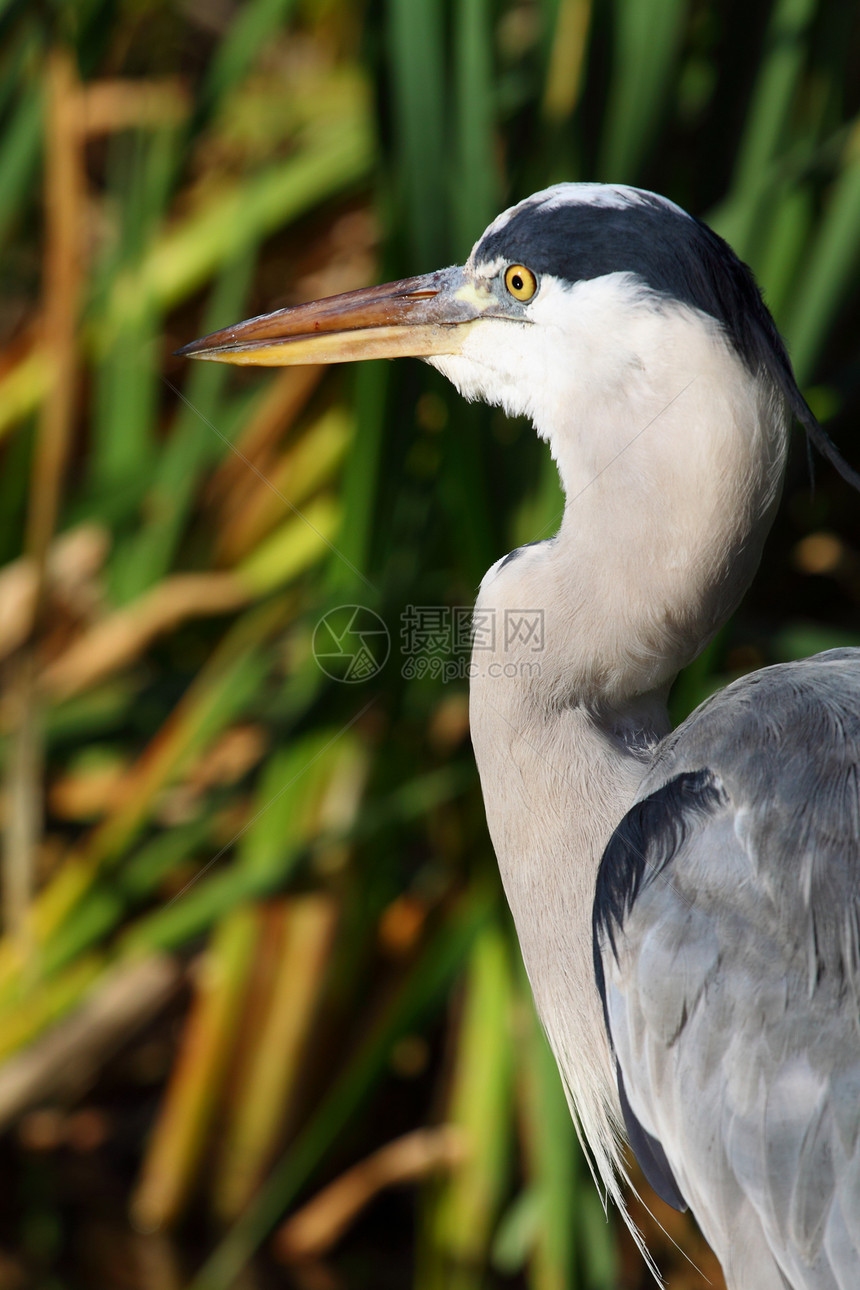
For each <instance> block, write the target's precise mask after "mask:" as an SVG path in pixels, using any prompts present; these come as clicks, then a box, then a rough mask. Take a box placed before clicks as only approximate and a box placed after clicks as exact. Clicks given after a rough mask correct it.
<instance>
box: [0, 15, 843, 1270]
mask: <svg viewBox="0 0 860 1290" xmlns="http://www.w3.org/2000/svg"><path fill="white" fill-rule="evenodd" d="M858 111H860V50H858V13H857V11H856V7H855V6H852V5H839V4H828V3H826V0H746V2H745V3H739V2H738V0H726V3H715V2H714V0H710V2H708V0H602V2H601V0H593V2H592V0H366V2H365V3H362V2H361V0H246V2H245V3H237V0H182V2H181V3H180V0H67V2H65V3H59V2H57V3H54V4H49V3H43V4H41V5H35V4H33V3H32V0H26V2H21V3H16V2H15V0H11V2H10V0H5V2H3V3H0V121H2V129H0V229H2V235H3V250H4V253H3V257H2V268H0V273H2V292H0V457H2V470H0V515H2V524H0V564H2V567H0V669H2V670H0V741H2V744H0V756H2V777H3V785H2V799H0V815H2V829H3V834H4V843H5V845H4V856H3V862H2V894H3V920H4V921H3V936H2V940H0V1056H2V1066H0V1127H2V1129H3V1136H2V1138H0V1179H2V1194H3V1197H4V1201H3V1205H2V1212H0V1287H3V1288H10V1290H16V1288H17V1287H25V1286H26V1287H28V1286H38V1287H45V1288H48V1287H51V1288H54V1287H56V1288H60V1287H63V1288H66V1287H83V1288H85V1290H91V1288H93V1287H97V1288H98V1290H105V1288H107V1290H111V1288H113V1287H122V1288H128V1290H137V1288H138V1287H141V1288H148V1287H156V1286H157V1287H158V1288H159V1290H174V1288H178V1287H193V1290H226V1288H227V1287H230V1286H237V1287H238V1286H241V1287H268V1286H283V1285H294V1286H296V1287H299V1288H300V1290H339V1288H340V1287H344V1288H347V1287H350V1288H351V1287H356V1288H361V1287H373V1290H386V1288H387V1287H391V1288H392V1290H395V1288H396V1290H402V1288H403V1287H406V1286H413V1287H415V1290H437V1288H439V1290H441V1287H453V1288H454V1290H473V1288H475V1290H477V1287H482V1286H486V1287H498V1288H500V1290H501V1288H503V1287H529V1288H530V1290H578V1288H580V1287H581V1288H583V1290H611V1288H612V1290H614V1288H615V1287H626V1288H628V1290H633V1288H634V1287H644V1286H645V1285H647V1284H648V1280H647V1278H646V1274H645V1272H644V1268H643V1266H642V1264H641V1261H640V1260H639V1258H638V1256H637V1255H636V1253H635V1251H633V1250H632V1248H631V1246H630V1243H629V1240H628V1239H627V1238H626V1237H625V1236H624V1235H623V1234H622V1233H620V1232H619V1231H618V1225H617V1223H616V1222H615V1220H614V1219H613V1217H612V1216H610V1219H609V1221H608V1222H607V1221H606V1219H605V1217H604V1214H603V1211H602V1208H601V1204H600V1200H599V1198H598V1195H597V1192H596V1190H595V1188H594V1186H593V1184H592V1181H591V1178H590V1176H589V1173H588V1169H587V1166H586V1165H585V1163H584V1161H583V1159H582V1157H581V1155H580V1153H579V1150H578V1147H577V1145H576V1140H575V1135H574V1132H573V1130H572V1127H571V1125H570V1122H569V1118H568V1114H567V1109H566V1106H565V1102H564V1097H563V1095H562V1092H561V1090H560V1087H559V1083H558V1078H557V1076H556V1073H555V1069H554V1065H553V1063H552V1060H551V1058H550V1057H549V1056H548V1053H547V1050H546V1047H545V1045H544V1042H543V1040H542V1037H541V1035H540V1032H539V1029H538V1027H537V1025H536V1023H535V1020H534V1016H533V1013H532V1010H531V1004H530V1001H529V996H528V991H527V988H526V985H525V983H524V978H523V973H522V969H521V966H520V961H519V956H518V953H517V950H516V946H515V942H514V939H513V936H512V931H511V925H510V922H509V918H508V915H507V911H506V907H505V905H504V901H503V899H502V897H501V895H500V891H499V885H498V881H497V877H496V873H495V865H494V861H493V857H492V854H491V850H490V845H489V841H488V838H487V835H486V830H485V825H484V820H483V811H482V805H481V801H480V794H479V790H478V785H477V777H476V773H475V770H474V767H473V763H472V758H471V753H470V748H469V740H468V724H467V694H466V681H465V677H464V671H463V655H462V653H461V652H460V653H458V650H457V643H456V641H452V639H451V633H450V629H449V628H450V623H451V622H452V621H453V618H454V616H455V615H456V611H457V610H459V609H462V608H463V607H468V606H470V605H471V603H472V601H473V598H474V594H475V589H476V587H477V584H478V582H479V580H480V577H481V575H482V573H483V572H484V570H485V569H486V568H487V567H488V566H489V565H490V564H491V563H492V562H493V561H494V560H495V559H497V558H498V556H500V555H501V554H502V553H504V552H505V551H508V550H509V549H511V547H513V546H514V545H516V544H517V543H518V542H521V541H525V540H529V539H532V538H535V537H537V536H542V535H546V534H548V533H550V532H551V531H552V528H553V525H554V524H555V523H556V522H557V518H558V513H559V508H560V494H559V491H558V485H557V482H556V478H555V473H554V469H553V468H552V465H551V463H550V462H549V459H548V455H547V453H546V452H545V450H544V449H543V448H542V446H540V445H538V444H537V443H536V442H535V441H534V437H533V435H532V432H531V430H530V428H529V427H528V426H527V425H524V424H520V423H517V422H509V421H507V420H506V419H505V418H504V417H503V416H502V415H501V414H499V413H496V412H492V411H489V410H487V409H484V408H476V407H467V406H465V405H463V404H462V403H461V402H460V401H459V400H458V398H457V396H456V395H455V394H454V392H453V391H452V390H451V389H449V387H447V386H446V385H445V383H444V382H443V381H442V380H441V378H437V377H436V375H435V374H434V373H432V372H431V371H430V370H429V369H425V368H423V367H422V366H421V365H420V364H419V363H418V362H405V363H402V364H387V365H386V364H381V363H375V364H369V365H367V366H357V367H348V368H339V369H332V370H329V371H326V372H323V371H322V370H314V369H309V370H306V371H305V370H298V369H293V370H286V371H284V372H262V371H251V372H247V371H237V370H236V369H230V368H221V367H218V366H215V365H197V366H195V365H193V364H188V363H183V362H182V361H181V360H177V359H175V358H173V357H171V354H172V351H173V350H174V349H176V348H177V347H178V346H179V345H181V344H184V343H185V342H187V341H188V340H190V339H192V338H193V337H195V336H197V335H200V334H202V333H204V332H206V331H210V330H213V329H214V328H216V327H219V326H222V325H225V324H227V323H229V322H233V321H236V320H237V319H239V318H241V317H245V316H248V315H250V314H252V313H258V312H265V311H268V310H270V309H273V308H276V307H278V306H281V305H284V304H292V303H297V302H299V301H301V300H305V299H309V298H313V297H315V296H319V295H324V294H330V293H333V292H336V291H341V290H346V289H349V288H352V287H356V286H359V285H362V284H365V283H368V282H371V281H374V280H380V281H381V280H384V279H386V278H391V277H398V276H402V275H405V274H411V273H417V272H423V271H425V270H428V269H432V268H435V267H439V266H441V265H444V264H448V263H451V262H454V261H456V260H460V259H462V258H463V257H464V256H465V255H466V254H467V252H468V250H469V247H470V246H471V244H472V242H473V241H474V240H475V239H476V237H477V236H478V235H479V233H480V232H481V230H482V229H483V227H484V226H485V224H486V223H487V222H488V221H489V220H490V218H491V217H492V216H493V215H494V214H495V213H497V212H498V211H499V210H500V209H502V208H503V207H504V206H505V205H507V204H509V203H510V202H511V201H514V200H517V199H519V198H520V197H523V196H525V195H527V194H528V193H529V192H531V191H533V190H535V189H538V188H541V187H544V186H546V185H547V184H549V183H552V182H555V181H558V180H561V179H600V180H613V181H623V182H632V183H636V184H640V185H643V186H646V187H650V188H654V189H656V190H657V191H660V192H663V193H665V194H667V195H668V196H670V197H672V198H673V199H674V200H676V201H677V202H679V203H681V204H682V205H684V206H685V207H687V208H688V209H690V210H691V211H693V212H694V213H696V214H699V215H702V216H703V217H705V218H706V219H708V220H709V221H710V222H711V223H712V224H713V225H714V226H715V227H716V228H717V229H718V231H720V232H721V233H722V234H723V235H724V236H726V237H727V238H729V240H730V241H731V242H732V244H733V245H734V246H735V248H736V249H737V251H738V252H739V253H740V255H741V256H742V257H743V258H745V259H746V260H748V262H749V263H750V264H751V265H752V266H753V267H754V269H755V270H756V272H757V274H758V276H759V278H760V281H761V283H762V285H763V287H764V290H765V294H766V297H767V299H768V301H769V303H770V305H771V308H772V309H773V311H774V313H775V315H776V318H777V321H778V324H779V326H780V327H781V329H782V331H783V333H784V335H785V336H786V338H787V341H788V343H789V346H790V349H791V352H792V355H793V357H794V361H795V364H796V368H797V372H798V377H799V380H800V382H801V385H802V386H803V388H804V390H805V392H806V393H807V396H808V397H809V399H810V402H811V403H812V405H813V407H814V409H815V410H816V412H817V414H818V415H819V417H820V418H821V419H822V421H823V422H824V423H825V424H826V426H827V428H828V430H829V432H830V433H831V435H832V436H833V437H834V439H835V440H836V441H837V443H839V445H840V446H841V448H842V450H843V452H844V453H845V455H846V456H847V457H848V458H849V460H851V461H852V462H853V464H854V465H855V467H856V466H857V465H858V464H860V437H858V434H857V424H858V405H860V347H858V335H860V306H858V293H857V285H858V281H860V118H858ZM795 448H796V451H795V452H794V454H793V457H792V461H791V464H790V471H789V478H788V484H787V488H786V494H785V498H784V503H783V506H782V510H781V513H780V516H779V519H778V521H777V525H776V528H775V531H774V534H773V536H772V538H771V541H770V543H769V546H768V550H767V554H766V558H765V564H764V566H763V568H762V571H761V573H760V575H759V578H758V581H757V583H756V586H755V588H754V589H753V592H752V594H751V595H750V596H749V598H748V600H747V603H746V604H745V606H744V607H743V609H742V611H741V613H740V614H739V615H738V617H737V619H736V621H735V622H734V623H733V624H732V625H731V626H730V627H729V628H728V629H726V631H725V632H724V633H723V634H722V636H721V637H720V638H719V640H717V641H716V642H715V643H714V644H713V645H712V646H711V647H709V648H708V649H707V650H706V652H705V654H704V655H703V656H702V658H701V659H699V660H698V661H697V663H696V664H695V665H694V666H693V667H692V668H691V669H690V670H689V671H688V673H687V674H686V675H685V676H684V677H682V678H681V680H680V681H679V684H678V686H677V688H676V693H675V697H674V703H675V709H676V715H677V716H679V717H680V716H683V715H684V713H685V712H686V711H687V710H689V708H690V707H691V706H693V705H694V704H696V703H697V702H699V701H700V699H701V698H702V697H703V696H704V695H705V694H707V693H708V692H709V691H711V690H712V689H713V688H715V687H717V686H719V685H722V684H724V683H725V681H726V680H727V679H729V678H730V677H731V676H733V675H736V674H738V673H740V672H743V671H745V670H749V669H751V668H754V667H758V666H761V665H762V664H763V663H767V662H773V661H777V660H779V659H786V658H791V657H794V656H797V655H802V654H805V653H809V652H811V651H813V650H815V649H818V648H823V647H826V646H829V645H833V644H837V643H840V642H843V641H851V642H852V643H858V642H860V618H858V603H860V525H858V503H857V498H856V496H853V495H852V494H851V493H850V491H849V490H848V488H847V487H846V486H845V485H843V484H842V482H841V480H839V479H837V478H835V477H834V475H833V472H832V471H831V470H830V469H829V468H828V467H826V466H824V465H823V464H822V465H819V467H818V470H817V476H818V478H817V482H816V486H815V489H814V491H812V490H811V489H810V486H809V478H808V472H807V466H806V459H805V452H804V446H803V444H802V442H800V443H798V444H796V445H795ZM343 605H360V606H364V607H366V608H367V609H368V610H373V612H374V613H376V614H378V615H379V616H380V617H381V619H382V620H383V622H384V624H385V625H386V628H387V630H388V632H389V633H390V644H391V650H390V655H389V657H388V660H387V662H386V664H385V666H384V667H383V668H382V670H381V671H378V672H376V674H375V675H372V676H371V677H370V678H369V679H367V680H364V681H355V683H350V684H347V683H343V682H341V681H337V680H333V679H331V678H330V677H329V676H327V675H326V674H325V672H324V671H323V670H322V669H321V668H320V666H318V664H317V662H316V661H315V658H314V651H313V644H314V633H315V631H316V630H317V626H318V624H319V622H320V619H321V618H322V616H323V615H324V614H325V613H326V612H328V611H329V610H333V609H337V607H339V606H343ZM410 606H420V607H425V608H426V607H435V612H436V614H437V620H436V621H437V627H438V631H437V632H436V633H435V635H434V633H432V632H430V633H429V634H427V635H426V637H425V638H423V639H422V640H421V642H420V645H416V641H415V639H414V638H409V637H408V633H407V635H403V634H402V632H403V631H404V630H405V628H404V624H405V623H407V622H408V621H409V620H408V617H405V615H407V614H408V610H409V607H410ZM340 621H342V620H340ZM426 621H428V622H429V620H426ZM376 661H377V662H378V661H379V660H378V657H377V659H376ZM407 664H408V666H407ZM369 670H370V671H371V672H373V671H374V668H373V667H371V668H370V669H369ZM655 1212H656V1213H657V1214H658V1216H659V1218H660V1219H661V1221H662V1222H663V1223H664V1224H665V1227H666V1229H667V1232H668V1234H669V1236H671V1237H672V1238H674V1239H675V1240H677V1241H678V1242H679V1243H680V1244H681V1245H682V1246H683V1248H684V1249H685V1250H686V1251H688V1253H689V1255H690V1257H691V1258H692V1259H693V1260H694V1261H695V1262H696V1263H697V1264H698V1266H699V1268H700V1269H701V1270H702V1271H701V1273H699V1272H697V1271H696V1270H695V1269H694V1268H693V1267H692V1266H691V1265H690V1263H689V1262H687V1261H686V1260H685V1259H684V1258H683V1257H681V1255H680V1254H679V1253H678V1252H677V1251H676V1250H675V1249H674V1247H673V1246H672V1244H671V1243H670V1240H669V1239H668V1237H667V1236H665V1235H664V1234H663V1233H662V1232H661V1231H660V1229H659V1228H658V1227H657V1226H656V1224H655V1223H654V1222H652V1221H650V1220H648V1218H647V1215H644V1216H643V1215H642V1213H641V1210H638V1211H637V1213H639V1215H640V1217H642V1219H643V1221H644V1222H645V1223H646V1225H647V1230H648V1233H649V1239H650V1240H651V1241H652V1243H653V1245H654V1247H655V1249H656V1250H657V1253H658V1260H659V1262H660V1264H661V1266H662V1267H663V1268H664V1270H665V1272H666V1274H667V1276H668V1279H669V1284H670V1285H671V1286H672V1287H673V1288H674V1290H683V1288H684V1287H691V1288H692V1287H694V1286H696V1287H698V1286H703V1285H704V1284H706V1282H705V1280H704V1275H703V1274H705V1273H706V1274H707V1275H708V1277H710V1279H711V1283H712V1284H715V1285H716V1284H720V1282H719V1272H718V1271H717V1270H716V1269H715V1267H714V1264H713V1261H712V1260H711V1259H710V1257H709V1255H708V1254H707V1252H706V1251H705V1250H704V1249H703V1247H702V1245H701V1242H700V1240H699V1238H698V1237H697V1236H696V1234H695V1232H694V1231H693V1230H692V1229H691V1227H690V1226H689V1224H688V1223H687V1221H686V1220H684V1219H682V1218H681V1217H680V1216H678V1215H674V1214H673V1213H672V1212H671V1211H668V1210H667V1209H666V1208H665V1207H664V1206H659V1205H655Z"/></svg>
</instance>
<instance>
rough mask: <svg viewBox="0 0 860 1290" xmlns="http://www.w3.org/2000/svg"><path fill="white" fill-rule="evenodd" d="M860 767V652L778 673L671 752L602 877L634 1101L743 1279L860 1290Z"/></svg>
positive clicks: (613, 989)
mask: <svg viewBox="0 0 860 1290" xmlns="http://www.w3.org/2000/svg"><path fill="white" fill-rule="evenodd" d="M858 765H860V650H832V651H829V652H828V653H826V654H821V655H819V656H818V657H816V658H813V659H808V660H805V661H803V662H799V663H790V664H783V665H781V666H778V667H772V668H767V669H765V670H764V671H761V672H758V673H756V674H754V675H753V676H750V677H745V678H744V679H742V680H740V681H737V682H735V683H734V684H733V685H731V686H729V687H728V689H726V690H725V691H723V692H722V693H721V694H719V695H717V696H716V697H715V698H713V699H711V700H710V701H709V702H707V703H706V704H704V705H703V706H702V707H701V708H700V709H699V710H698V711H697V712H695V713H694V714H693V715H692V716H691V717H690V718H689V720H688V721H686V722H685V723H684V724H683V725H682V726H681V727H680V728H679V729H678V730H677V731H675V732H674V733H673V734H672V735H670V736H669V737H668V738H667V739H665V740H664V741H663V743H662V744H661V745H660V747H659V748H658V750H657V752H656V755H655V758H654V761H653V763H652V766H651V769H650V770H649V771H648V773H647V774H646V775H645V777H644V779H643V781H642V784H641V786H640V789H639V792H638V794H637V804H636V805H635V806H634V807H633V808H631V810H630V811H629V812H628V814H627V816H626V817H625V819H624V820H623V821H622V822H621V824H620V825H619V827H618V829H617V830H616V833H615V834H614V836H613V838H612V840H611V842H610V844H609V846H608V848H607V850H606V852H605V854H604V857H603V860H602V863H601V871H600V876H599V879H598V887H597V892H598V895H597V901H596V904H595V919H594V921H595V937H596V943H597V946H598V949H599V951H600V956H601V958H602V965H603V970H604V972H605V977H606V994H605V999H606V1011H607V1018H608V1022H609V1027H610V1031H611V1035H612V1040H613V1044H614V1047H615V1051H616V1053H617V1056H618V1060H619V1063H620V1065H621V1067H622V1069H623V1071H624V1075H625V1082H626V1084H627V1086H628V1087H629V1089H630V1102H631V1106H632V1109H633V1111H634V1113H635V1115H636V1118H637V1120H638V1121H639V1122H640V1123H641V1124H642V1126H643V1128H644V1129H645V1130H646V1132H647V1133H649V1134H651V1135H653V1136H654V1137H655V1138H656V1139H657V1140H658V1141H659V1142H660V1143H661V1145H662V1146H663V1148H664V1149H665V1150H666V1152H667V1154H668V1156H669V1158H670V1160H671V1161H672V1168H673V1173H674V1175H675V1177H676V1181H677V1183H678V1186H679V1188H680V1190H681V1191H682V1192H683V1194H684V1195H685V1197H686V1198H687V1199H688V1200H689V1201H690V1203H691V1205H692V1206H693V1208H694V1210H695V1212H696V1214H697V1216H698V1217H699V1221H700V1223H701V1225H702V1227H703V1230H704V1231H705V1234H706V1236H707V1237H708V1239H709V1241H710V1242H711V1244H712V1245H713V1247H714V1249H715V1250H716V1252H717V1254H718V1255H719V1257H720V1259H721V1262H722V1263H723V1267H724V1269H725V1271H726V1275H727V1277H728V1279H729V1283H730V1284H736V1285H738V1286H741V1285H748V1284H749V1281H748V1280H747V1279H746V1278H747V1277H748V1273H749V1269H750V1268H751V1267H752V1268H754V1269H755V1277H756V1280H755V1284H756V1287H757V1290H769V1287H770V1286H773V1287H774V1288H775V1290H776V1288H778V1290H784V1286H786V1285H788V1286H791V1287H793V1288H800V1287H802V1288H803V1290H848V1287H856V1285H857V1284H858V1280H857V1278H858V1267H860V1263H858V1249H860V1136H858V1135H860V936H858V930H860V929H858V917H860V865H858V839H860V785H858ZM696 775H698V776H699V782H698V784H697V785H695V786H691V788H690V790H689V793H688V798H687V802H686V803H685V804H684V805H683V806H681V807H680V809H678V810H676V811H675V812H674V813H673V814H672V816H671V817H667V814H666V810H665V806H664V804H663V803H662V802H661V800H660V795H661V790H662V791H665V789H666V788H668V787H669V786H671V785H672V784H673V783H678V782H679V781H681V782H683V781H686V782H687V783H691V781H692V780H693V779H694V777H695V776H696ZM613 947H614V948H613ZM702 1162H707V1167H706V1168H703V1167H702Z"/></svg>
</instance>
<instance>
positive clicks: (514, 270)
mask: <svg viewBox="0 0 860 1290" xmlns="http://www.w3.org/2000/svg"><path fill="white" fill-rule="evenodd" d="M505 286H506V287H507V289H508V291H510V293H511V295H512V296H513V298H514V300H531V298H532V296H533V295H534V293H535V292H536V291H537V278H536V277H535V275H534V274H533V273H532V271H531V269H527V268H526V266H525V265H524V264H509V265H508V267H507V268H506V269H505Z"/></svg>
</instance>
